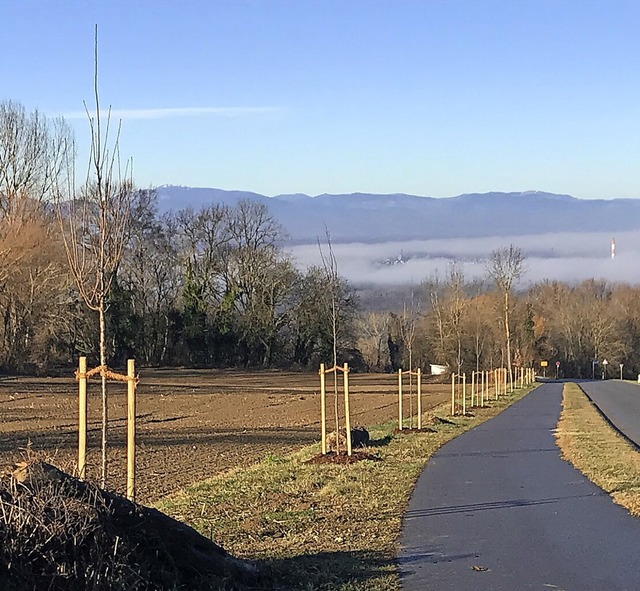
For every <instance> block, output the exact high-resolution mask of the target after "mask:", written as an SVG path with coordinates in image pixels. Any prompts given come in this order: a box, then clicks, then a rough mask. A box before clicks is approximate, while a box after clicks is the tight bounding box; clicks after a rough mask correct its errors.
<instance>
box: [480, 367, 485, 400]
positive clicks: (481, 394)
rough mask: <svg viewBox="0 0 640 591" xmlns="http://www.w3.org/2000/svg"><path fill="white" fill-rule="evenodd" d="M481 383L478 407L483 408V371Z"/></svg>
mask: <svg viewBox="0 0 640 591" xmlns="http://www.w3.org/2000/svg"><path fill="white" fill-rule="evenodd" d="M481 373H482V375H481V378H480V379H481V380H482V381H481V383H480V407H484V373H485V372H484V371H482V372H481Z"/></svg>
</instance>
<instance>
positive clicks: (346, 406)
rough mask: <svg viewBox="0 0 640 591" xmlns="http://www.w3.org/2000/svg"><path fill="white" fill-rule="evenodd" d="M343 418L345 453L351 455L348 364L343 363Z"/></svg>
mask: <svg viewBox="0 0 640 591" xmlns="http://www.w3.org/2000/svg"><path fill="white" fill-rule="evenodd" d="M343 373H344V375H343V380H344V382H343V383H344V420H345V423H346V428H347V455H348V456H350V455H351V416H350V414H351V413H350V411H349V364H347V363H345V364H344V370H343Z"/></svg>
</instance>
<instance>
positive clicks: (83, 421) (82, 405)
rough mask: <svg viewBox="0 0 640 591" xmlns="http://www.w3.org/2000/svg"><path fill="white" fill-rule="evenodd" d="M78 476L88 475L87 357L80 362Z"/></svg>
mask: <svg viewBox="0 0 640 591" xmlns="http://www.w3.org/2000/svg"><path fill="white" fill-rule="evenodd" d="M78 375H79V379H78V478H79V479H80V480H84V479H85V478H86V475H87V358H86V357H80V360H79V363H78Z"/></svg>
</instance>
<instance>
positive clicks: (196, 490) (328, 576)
mask: <svg viewBox="0 0 640 591" xmlns="http://www.w3.org/2000/svg"><path fill="white" fill-rule="evenodd" d="M528 391H529V389H528V388H527V389H521V390H517V391H516V392H514V393H513V394H510V395H508V396H504V397H501V399H500V400H499V401H492V402H491V406H490V407H488V408H484V409H474V410H473V413H474V416H467V417H456V418H454V419H453V420H452V421H451V423H448V422H440V421H437V420H436V421H435V422H434V423H433V425H432V427H433V429H434V431H433V432H429V433H412V434H409V435H404V434H403V435H394V433H393V430H394V428H395V426H396V425H395V424H388V425H383V426H380V427H375V428H372V429H370V435H371V439H372V445H371V446H370V447H369V448H368V450H367V451H368V453H370V454H372V455H374V456H376V458H377V459H376V460H364V461H361V462H358V463H355V464H351V465H348V466H339V465H318V464H307V463H305V461H306V460H308V459H309V458H311V457H313V456H314V455H316V454H318V453H319V449H320V448H319V445H314V446H309V447H306V448H304V449H302V450H300V451H299V452H296V453H293V454H290V455H287V456H269V457H267V458H266V459H265V460H263V461H262V462H261V463H259V464H256V465H255V466H252V467H251V468H249V469H246V470H242V471H240V470H238V471H235V472H231V473H227V474H225V475H221V476H219V477H216V478H213V479H209V480H206V481H204V482H202V483H200V484H197V485H194V486H192V487H190V488H187V489H185V490H183V491H181V492H180V493H178V494H175V495H173V496H171V497H168V498H165V499H163V500H162V501H160V502H159V503H158V504H157V508H158V509H160V510H161V511H163V512H165V513H168V514H169V515H171V516H173V517H175V518H177V519H179V520H181V521H184V522H186V523H188V524H189V525H191V526H192V527H194V528H195V529H197V530H198V531H199V532H201V533H202V534H204V535H206V536H208V537H211V538H212V539H214V540H215V541H216V543H218V544H221V545H222V546H224V548H225V549H226V550H228V551H229V552H230V553H231V554H233V555H235V556H238V557H241V558H247V559H251V560H255V561H257V562H258V563H259V565H260V567H261V569H262V572H263V573H264V574H263V576H262V578H261V580H260V583H259V586H258V587H254V588H259V589H287V590H320V589H323V590H341V591H356V590H357V591H364V590H369V591H391V590H397V589H399V588H400V584H399V579H398V576H397V572H396V565H395V556H396V554H397V550H398V546H397V544H398V536H399V533H400V528H401V524H402V516H403V513H404V510H405V507H406V505H407V502H408V500H409V496H410V494H411V491H412V489H413V486H414V484H415V481H416V479H417V477H418V476H419V474H420V472H421V471H422V470H423V468H424V466H425V464H426V462H427V461H428V460H429V458H430V457H431V456H432V455H433V453H434V452H435V451H436V450H437V449H438V448H439V447H441V446H442V445H443V444H444V443H446V442H447V441H450V440H451V439H453V438H454V437H456V436H458V435H460V434H461V433H463V432H464V431H467V430H469V429H471V428H473V427H475V426H476V425H478V424H480V423H482V422H484V421H486V420H488V419H490V418H492V417H494V416H496V415H497V414H499V413H500V412H501V411H502V410H503V409H504V408H506V407H507V406H509V405H510V404H511V403H513V402H514V401H515V400H517V399H520V398H522V396H524V395H525V394H526V393H527V392H528ZM432 414H433V415H435V416H439V417H446V416H447V408H446V407H444V406H443V407H441V408H438V409H436V411H435V413H432ZM228 588H229V589H232V588H233V589H242V588H243V587H241V586H239V585H238V584H233V585H232V586H230V587H228Z"/></svg>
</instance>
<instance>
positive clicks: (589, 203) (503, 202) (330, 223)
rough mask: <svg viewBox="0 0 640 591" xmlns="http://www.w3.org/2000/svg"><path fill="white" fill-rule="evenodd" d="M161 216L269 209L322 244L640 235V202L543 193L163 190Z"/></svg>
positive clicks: (300, 235) (295, 233) (299, 234)
mask: <svg viewBox="0 0 640 591" xmlns="http://www.w3.org/2000/svg"><path fill="white" fill-rule="evenodd" d="M157 192H158V205H159V208H160V211H161V212H164V211H168V210H178V209H183V208H185V207H193V208H194V209H199V208H200V207H202V206H204V205H211V204H215V203H224V204H227V205H235V204H236V203H237V202H238V201H239V200H241V199H250V200H252V201H258V202H261V203H264V204H266V205H267V206H268V207H269V210H270V211H271V213H272V214H273V215H274V217H275V218H276V219H277V220H278V221H279V222H280V223H281V224H282V225H283V226H284V228H285V230H286V231H287V233H288V235H289V236H290V238H291V240H292V241H295V242H315V241H316V239H317V237H318V236H324V234H325V228H327V229H328V230H329V231H330V233H331V237H332V239H333V240H334V241H336V242H351V241H364V242H384V241H388V240H403V239H404V240H411V239H425V238H469V237H478V236H495V235H498V234H505V233H508V234H510V235H517V234H543V233H548V232H559V231H570V230H575V231H579V232H596V231H602V232H612V233H615V232H621V231H625V230H634V229H638V228H640V199H612V200H604V199H597V200H583V199H576V198H575V197H571V196H570V195H557V194H554V193H543V192H540V191H526V192H522V193H482V194H479V193H473V194H465V195H459V196H457V197H449V198H440V199H435V198H432V197H419V196H416V195H404V194H396V195H375V194H368V193H352V194H348V195H328V194H324V195H318V196H316V197H310V196H308V195H303V194H295V195H277V196H275V197H267V196H265V195H260V194H258V193H250V192H245V191H224V190H221V189H204V188H190V187H176V186H163V187H159V188H158V189H157Z"/></svg>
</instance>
